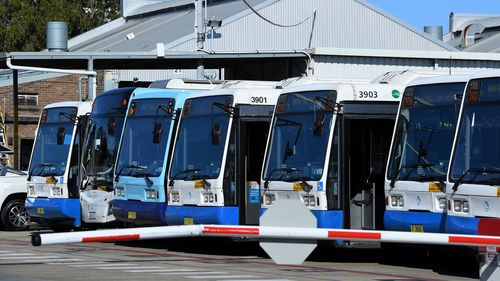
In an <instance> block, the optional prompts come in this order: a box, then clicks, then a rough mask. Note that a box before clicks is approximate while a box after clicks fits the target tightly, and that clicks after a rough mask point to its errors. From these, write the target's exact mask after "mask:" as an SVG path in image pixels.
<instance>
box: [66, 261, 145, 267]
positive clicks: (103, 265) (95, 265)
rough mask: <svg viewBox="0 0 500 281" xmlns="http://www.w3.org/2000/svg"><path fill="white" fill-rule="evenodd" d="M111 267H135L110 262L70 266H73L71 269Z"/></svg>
mask: <svg viewBox="0 0 500 281" xmlns="http://www.w3.org/2000/svg"><path fill="white" fill-rule="evenodd" d="M113 265H117V266H128V265H136V264H135V263H119V262H114V263H110V262H96V263H93V264H92V263H89V264H74V265H73V264H72V265H70V266H73V267H100V266H102V267H109V266H113Z"/></svg>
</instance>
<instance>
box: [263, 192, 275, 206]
mask: <svg viewBox="0 0 500 281" xmlns="http://www.w3.org/2000/svg"><path fill="white" fill-rule="evenodd" d="M275 200H276V196H275V195H274V194H266V195H265V196H264V203H265V204H266V205H272V204H273V201H275Z"/></svg>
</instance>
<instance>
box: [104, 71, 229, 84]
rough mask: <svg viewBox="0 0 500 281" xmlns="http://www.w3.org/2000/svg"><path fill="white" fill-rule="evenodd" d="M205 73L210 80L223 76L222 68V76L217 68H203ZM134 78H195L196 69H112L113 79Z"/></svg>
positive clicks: (130, 79) (149, 79)
mask: <svg viewBox="0 0 500 281" xmlns="http://www.w3.org/2000/svg"><path fill="white" fill-rule="evenodd" d="M205 75H207V76H209V77H210V78H211V80H219V79H221V78H222V79H223V78H224V72H223V70H221V76H222V77H219V70H218V69H205ZM134 78H137V79H138V81H147V82H154V81H157V80H165V79H172V78H186V79H196V69H157V70H156V69H151V70H150V69H140V70H139V69H122V70H114V71H113V80H114V81H134Z"/></svg>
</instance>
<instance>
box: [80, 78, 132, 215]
mask: <svg viewBox="0 0 500 281" xmlns="http://www.w3.org/2000/svg"><path fill="white" fill-rule="evenodd" d="M134 90H135V88H121V89H114V90H109V91H106V92H104V93H102V94H101V95H99V96H97V97H96V98H95V100H94V102H93V106H92V112H91V113H90V121H89V125H88V128H87V134H86V141H85V144H84V149H83V155H82V166H81V167H82V168H81V171H80V172H81V183H80V201H81V212H82V213H81V214H82V220H83V222H84V223H86V224H96V223H108V222H112V221H114V220H115V218H114V217H113V214H112V213H111V200H112V198H113V171H114V165H115V161H116V154H117V153H118V144H119V142H120V137H121V135H122V129H123V122H124V120H125V115H126V113H127V107H128V103H129V99H130V96H131V94H132V92H133V91H134Z"/></svg>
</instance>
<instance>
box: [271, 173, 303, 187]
mask: <svg viewBox="0 0 500 281" xmlns="http://www.w3.org/2000/svg"><path fill="white" fill-rule="evenodd" d="M301 171H302V170H300V169H297V168H274V169H272V170H271V173H269V176H268V177H267V178H265V181H264V189H268V188H269V183H270V182H271V177H272V176H273V174H274V173H275V172H285V173H284V174H283V175H281V177H279V178H278V180H281V179H282V178H283V176H284V175H286V174H290V173H296V172H301Z"/></svg>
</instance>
